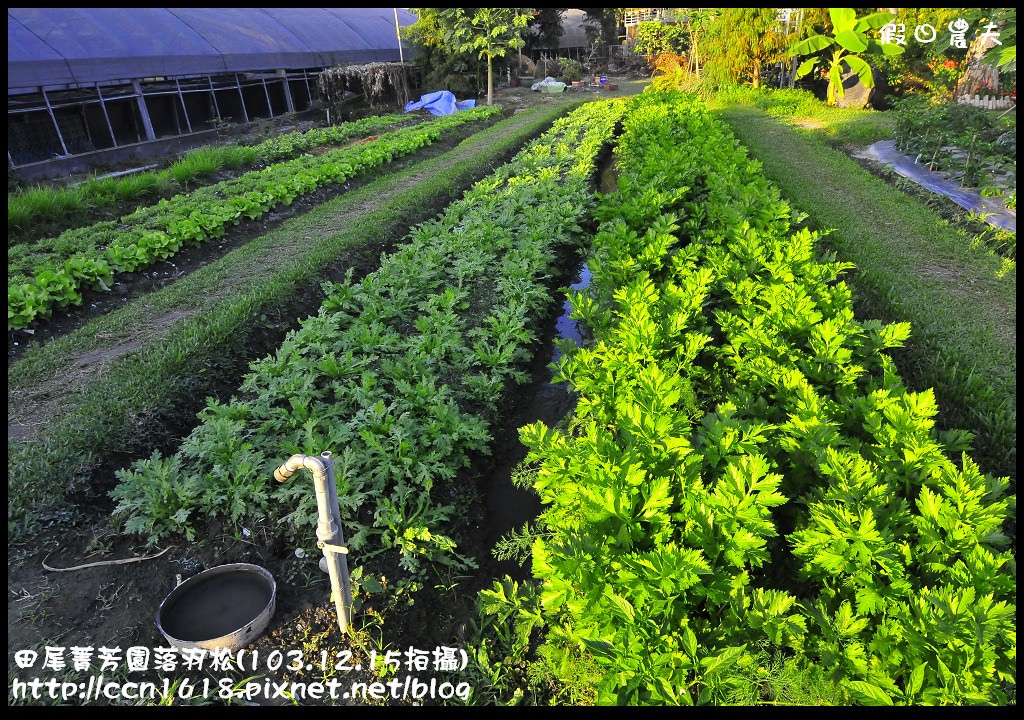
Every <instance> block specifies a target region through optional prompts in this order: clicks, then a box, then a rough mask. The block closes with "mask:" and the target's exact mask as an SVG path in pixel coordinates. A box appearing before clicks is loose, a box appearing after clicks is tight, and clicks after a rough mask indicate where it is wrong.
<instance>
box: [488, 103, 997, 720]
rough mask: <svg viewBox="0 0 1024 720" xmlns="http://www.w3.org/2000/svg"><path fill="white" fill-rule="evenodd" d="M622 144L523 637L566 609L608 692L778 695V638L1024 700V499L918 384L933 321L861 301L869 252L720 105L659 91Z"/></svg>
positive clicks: (925, 681)
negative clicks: (855, 298) (946, 424)
mask: <svg viewBox="0 0 1024 720" xmlns="http://www.w3.org/2000/svg"><path fill="white" fill-rule="evenodd" d="M617 152H618V160H619V166H620V173H621V176H620V189H621V193H620V195H618V196H611V197H607V198H605V199H604V201H603V203H602V207H601V208H600V215H601V217H602V218H603V219H604V223H603V225H602V226H601V228H600V231H599V232H598V234H597V236H596V238H595V248H594V258H593V260H592V261H591V270H592V272H593V284H592V285H591V287H590V289H589V290H587V291H585V292H584V293H582V294H579V295H577V296H576V297H575V298H574V299H573V302H574V306H575V308H576V312H577V314H578V316H579V317H580V318H582V319H583V320H585V321H586V323H587V324H588V325H589V327H590V328H591V331H592V333H593V336H594V344H593V346H592V347H588V348H586V349H581V350H579V351H578V352H576V353H574V354H572V355H571V356H567V357H566V358H565V359H563V361H562V362H561V367H560V369H559V370H560V375H561V377H562V378H564V379H565V380H566V381H568V382H569V383H571V386H572V387H573V389H574V390H575V391H576V392H578V393H579V395H580V399H579V404H578V406H577V409H576V411H575V413H574V415H573V416H572V418H571V421H570V422H569V425H568V428H567V429H565V430H561V431H559V430H552V429H550V428H548V427H545V426H543V425H542V424H537V425H532V426H528V427H526V428H523V430H522V436H523V438H524V442H526V443H527V444H528V445H529V446H530V448H531V455H530V458H529V459H531V460H532V461H534V462H535V463H537V466H538V469H537V476H536V482H535V485H534V486H535V488H536V490H537V491H538V492H539V493H540V495H541V498H542V500H543V501H544V503H545V504H546V506H547V509H546V511H545V512H544V514H543V515H542V516H541V518H540V520H539V522H538V528H537V530H536V533H537V539H536V540H535V542H534V545H533V572H534V574H535V576H536V577H537V578H539V579H540V580H541V582H542V586H541V588H540V591H539V594H537V595H535V594H534V593H533V592H532V590H531V588H529V587H527V588H516V589H515V590H514V593H515V595H514V596H513V597H510V588H509V585H508V584H507V583H506V584H505V585H504V586H502V585H499V586H496V587H495V588H494V590H492V591H490V592H488V593H485V596H484V598H485V607H486V608H487V609H488V610H489V611H490V612H492V613H496V614H498V616H499V620H501V619H504V620H505V621H506V622H507V621H508V620H509V619H510V618H515V619H516V620H517V622H518V623H519V624H520V625H521V627H520V628H519V630H521V631H522V632H519V633H518V636H519V637H520V641H519V646H520V652H522V649H521V648H522V647H524V646H525V643H524V641H523V640H522V638H524V637H528V636H529V633H530V631H531V630H532V629H533V628H537V627H543V628H545V631H546V634H545V645H544V647H543V648H542V649H541V654H542V655H543V656H545V657H548V658H552V657H553V658H555V660H554V661H553V664H554V665H555V666H556V667H558V666H560V667H562V668H571V667H574V666H578V663H576V664H575V665H574V659H578V658H580V657H581V656H582V657H586V658H589V659H590V660H592V661H593V662H596V663H597V664H598V665H599V667H600V669H601V676H602V680H601V682H600V684H599V686H598V695H597V699H598V701H600V702H614V703H707V702H715V703H717V702H756V701H758V700H765V699H771V698H770V697H766V693H765V687H766V683H767V681H768V678H767V675H768V669H767V668H766V667H765V666H766V665H767V664H768V663H767V662H766V660H765V657H766V656H767V657H772V656H773V654H774V655H775V656H781V657H782V658H788V660H786V662H787V663H789V664H793V665H795V666H797V668H798V672H802V673H803V674H804V677H810V676H812V675H813V674H814V673H818V674H819V675H821V676H823V677H824V679H826V680H828V681H831V682H833V683H835V684H836V685H837V686H838V687H839V688H840V689H841V690H842V691H843V692H845V693H846V694H847V695H848V697H849V699H851V700H853V701H855V702H859V703H869V704H892V703H943V704H966V703H1005V702H1007V700H1008V698H1012V697H1013V694H1014V683H1015V675H1016V670H1015V663H1016V641H1015V620H1014V616H1015V605H1014V602H1015V596H1016V590H1015V587H1016V575H1015V572H1016V571H1015V560H1014V556H1013V554H1012V552H1011V551H1009V550H1007V549H1006V548H1007V545H1008V542H1009V541H1008V538H1007V537H1006V536H1005V535H1004V534H1003V532H1002V530H1003V525H1004V523H1005V522H1006V521H1007V520H1008V519H1011V518H1012V516H1013V512H1014V509H1015V497H1014V496H1009V497H1007V496H1006V491H1007V484H1008V483H1007V481H1006V479H996V478H991V477H987V476H985V475H983V474H982V473H981V472H979V470H978V468H977V466H976V465H975V464H974V463H973V462H972V461H971V459H970V457H969V456H968V455H967V454H963V455H962V456H957V454H956V453H955V452H954V451H955V450H956V449H958V448H959V447H960V446H961V445H963V441H964V438H963V437H962V436H961V435H950V436H947V437H943V438H940V437H937V435H936V433H935V431H934V430H933V419H932V418H933V417H934V415H935V414H936V407H935V403H934V398H933V396H932V392H931V391H927V392H921V393H913V392H909V391H908V390H907V389H906V387H905V386H904V385H903V384H902V382H901V380H900V377H899V375H898V373H897V371H896V369H895V367H894V365H893V362H892V361H891V359H890V358H889V357H888V355H887V354H886V353H885V349H886V348H890V347H896V346H899V345H900V344H901V343H902V342H903V341H904V340H905V339H906V338H907V337H908V333H909V331H910V328H909V327H908V326H907V325H905V324H898V325H889V326H883V325H882V324H881V323H878V322H873V321H864V322H858V321H855V320H854V318H853V310H852V305H851V294H850V291H849V289H848V288H847V286H846V284H845V283H844V282H842V281H839V280H838V279H837V278H838V276H839V275H840V273H842V272H844V271H846V270H848V269H849V268H850V266H849V265H848V264H844V263H838V262H828V261H821V260H819V259H816V248H815V243H816V240H817V238H816V237H815V236H814V235H812V234H811V233H809V232H807V231H806V230H800V231H794V230H793V229H792V228H791V221H792V217H791V212H790V210H789V208H788V207H787V205H786V204H785V203H783V202H782V201H781V200H780V199H779V196H778V192H777V191H776V190H775V189H774V188H773V187H772V186H771V185H770V184H769V183H768V182H767V181H766V180H765V178H764V177H763V176H762V175H761V172H760V167H759V165H758V164H757V163H754V162H752V161H750V160H749V159H747V157H746V154H745V151H744V150H743V149H742V148H740V147H739V146H738V144H737V143H736V141H735V139H734V138H733V137H732V135H731V133H730V132H729V130H728V129H727V128H726V127H725V126H724V125H723V124H722V122H720V121H719V120H717V119H715V118H714V117H713V116H712V115H711V114H710V113H709V112H708V111H707V109H705V108H704V107H703V105H702V104H701V103H699V102H696V101H694V100H692V99H689V98H687V97H684V96H678V95H654V96H652V95H650V94H648V93H645V95H644V96H642V97H641V98H639V99H638V100H636V101H635V102H634V104H633V106H632V107H631V109H630V112H629V113H628V115H627V118H626V120H625V132H624V134H623V136H622V138H621V141H620V145H619V148H618V151H617ZM951 457H954V458H956V461H954V460H953V459H951ZM559 658H560V659H559Z"/></svg>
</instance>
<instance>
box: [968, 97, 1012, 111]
mask: <svg viewBox="0 0 1024 720" xmlns="http://www.w3.org/2000/svg"><path fill="white" fill-rule="evenodd" d="M957 102H958V103H960V104H961V105H973V106H974V107H980V108H985V109H986V110H1002V109H1003V108H1008V107H1010V105H1012V104H1013V101H1012V100H1011V99H1010V98H1009V97H1000V98H997V97H993V96H992V95H964V96H963V97H961V98H959V99H958V100H957Z"/></svg>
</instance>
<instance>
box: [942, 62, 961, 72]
mask: <svg viewBox="0 0 1024 720" xmlns="http://www.w3.org/2000/svg"><path fill="white" fill-rule="evenodd" d="M957 65H959V63H958V62H957V61H956V60H947V61H946V62H944V63H942V67H944V68H946V69H947V70H956V68H957Z"/></svg>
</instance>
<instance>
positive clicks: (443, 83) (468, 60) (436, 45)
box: [404, 8, 487, 97]
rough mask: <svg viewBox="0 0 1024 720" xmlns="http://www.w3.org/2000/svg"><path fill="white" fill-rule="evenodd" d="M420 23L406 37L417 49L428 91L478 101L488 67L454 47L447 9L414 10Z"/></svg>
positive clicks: (477, 58) (417, 22)
mask: <svg viewBox="0 0 1024 720" xmlns="http://www.w3.org/2000/svg"><path fill="white" fill-rule="evenodd" d="M413 10H414V11H415V12H416V14H417V16H418V18H419V19H418V20H417V21H416V22H415V23H414V24H413V25H410V26H409V27H408V28H407V29H406V30H405V31H404V34H405V35H406V37H407V38H408V40H409V42H411V43H413V44H414V45H415V46H416V49H417V58H416V59H417V62H418V63H419V64H420V65H421V66H422V67H423V68H424V81H425V83H426V86H427V87H428V88H435V89H440V88H444V89H447V90H451V91H452V92H453V93H455V94H456V95H459V96H466V95H469V96H470V97H475V96H477V95H479V94H480V92H481V91H482V90H483V86H484V81H483V77H484V75H485V74H486V72H487V65H486V63H485V62H484V61H482V60H481V59H480V58H479V57H477V55H476V53H470V52H461V51H460V50H459V48H458V47H456V46H455V45H453V44H452V41H451V39H450V37H449V35H450V32H449V28H448V26H447V23H446V20H445V17H444V15H443V12H444V8H413Z"/></svg>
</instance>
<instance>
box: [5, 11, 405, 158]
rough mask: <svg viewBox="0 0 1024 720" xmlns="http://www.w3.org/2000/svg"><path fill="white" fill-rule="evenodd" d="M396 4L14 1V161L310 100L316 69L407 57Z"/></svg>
mask: <svg viewBox="0 0 1024 720" xmlns="http://www.w3.org/2000/svg"><path fill="white" fill-rule="evenodd" d="M396 18H397V19H398V23H399V26H404V25H409V24H410V23H412V22H413V21H414V19H415V17H414V16H412V15H411V14H410V13H408V12H407V11H405V10H401V11H400V12H392V9H391V8H309V9H288V10H282V9H274V8H263V9H259V10H246V9H236V8H177V9H172V8H132V9H120V8H92V9H76V8H9V9H8V11H7V39H8V46H7V119H8V125H7V132H8V164H9V165H10V166H12V167H21V166H25V165H30V164H34V163H40V162H46V161H47V160H50V159H52V158H55V157H66V156H73V155H82V154H85V153H92V152H96V151H102V150H106V149H109V148H118V147H123V146H125V145H133V144H137V143H145V142H152V141H156V140H160V139H163V138H168V137H177V136H181V135H185V134H192V133H197V132H203V131H208V130H210V128H211V127H213V126H214V125H216V124H217V123H220V122H224V121H227V120H234V121H236V122H249V121H250V120H254V119H257V118H270V117H275V116H278V115H283V114H285V113H288V112H295V111H300V110H305V109H308V108H309V107H310V104H311V103H312V101H313V99H314V97H315V89H316V80H317V75H318V74H319V72H320V71H321V70H322V69H323V68H325V67H331V66H334V65H338V64H342V63H366V62H392V61H397V60H399V58H400V55H401V53H400V51H399V35H398V33H397V32H396V27H395V19H396Z"/></svg>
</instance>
